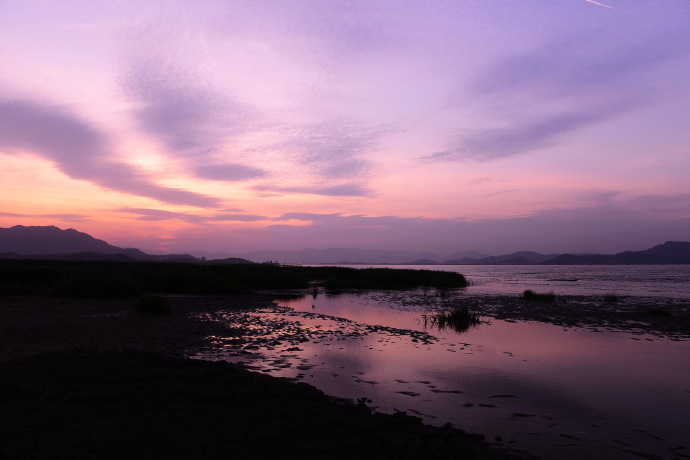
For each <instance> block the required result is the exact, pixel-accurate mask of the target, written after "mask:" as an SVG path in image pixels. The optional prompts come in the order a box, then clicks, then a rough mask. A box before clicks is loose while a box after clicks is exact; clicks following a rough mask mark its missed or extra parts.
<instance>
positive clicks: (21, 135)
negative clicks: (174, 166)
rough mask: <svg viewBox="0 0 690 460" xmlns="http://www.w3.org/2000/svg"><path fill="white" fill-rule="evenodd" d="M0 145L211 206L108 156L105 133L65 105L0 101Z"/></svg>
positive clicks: (85, 174) (68, 171)
mask: <svg viewBox="0 0 690 460" xmlns="http://www.w3.org/2000/svg"><path fill="white" fill-rule="evenodd" d="M0 148H2V149H4V150H7V151H9V152H10V153H34V154H37V155H40V156H42V157H44V158H46V159H48V160H50V161H52V162H53V163H54V164H55V165H56V167H57V168H58V169H59V170H60V171H61V172H62V173H64V174H65V175H67V176H69V177H71V178H72V179H77V180H85V181H88V182H91V183H94V184H96V185H98V186H100V187H103V188H106V189H110V190H114V191H118V192H123V193H128V194H133V195H140V196H145V197H149V198H153V199H155V200H158V201H162V202H166V203H173V204H185V205H193V206H202V207H216V206H218V205H219V201H218V200H217V199H215V198H213V197H209V196H205V195H201V194H198V193H194V192H189V191H186V190H180V189H175V188H169V187H163V186H160V185H157V184H155V183H154V182H152V181H151V180H150V179H149V178H148V177H146V176H145V175H144V174H142V173H140V172H138V171H137V170H136V169H134V168H132V167H131V166H129V165H127V164H125V163H120V162H117V161H115V160H113V159H112V158H111V157H112V155H113V152H112V150H111V149H110V147H109V145H108V141H107V139H106V136H104V135H103V134H101V133H100V132H99V131H98V130H97V129H96V128H94V127H92V126H90V125H89V124H88V123H87V122H85V121H84V120H82V119H80V118H79V117H77V116H75V115H73V114H71V113H70V112H69V111H67V110H66V109H64V108H60V107H55V106H51V105H45V104H37V103H33V102H26V101H10V102H0Z"/></svg>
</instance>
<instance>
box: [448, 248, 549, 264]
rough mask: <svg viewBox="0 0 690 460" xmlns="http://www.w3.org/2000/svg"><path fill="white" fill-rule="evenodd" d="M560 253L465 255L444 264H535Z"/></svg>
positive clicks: (531, 252) (521, 252)
mask: <svg viewBox="0 0 690 460" xmlns="http://www.w3.org/2000/svg"><path fill="white" fill-rule="evenodd" d="M557 255H558V254H540V253H538V252H533V251H519V252H513V253H510V254H505V255H502V256H488V257H483V258H481V259H475V258H470V257H463V258H462V259H459V260H453V259H451V260H446V261H445V262H444V264H449V265H534V264H539V263H542V262H544V261H547V260H549V259H553V258H554V257H556V256H557Z"/></svg>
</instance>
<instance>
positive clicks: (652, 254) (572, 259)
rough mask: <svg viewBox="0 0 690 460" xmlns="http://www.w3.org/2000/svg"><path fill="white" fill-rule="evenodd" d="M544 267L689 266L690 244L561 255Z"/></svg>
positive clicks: (672, 242)
mask: <svg viewBox="0 0 690 460" xmlns="http://www.w3.org/2000/svg"><path fill="white" fill-rule="evenodd" d="M542 263H543V264H546V265H645V264H649V265H652V264H690V242H679V241H667V242H665V243H664V244H659V245H657V246H654V247H653V248H650V249H647V250H644V251H625V252H621V253H618V254H610V255H608V254H588V255H574V254H561V255H560V256H558V257H555V258H553V259H551V260H547V261H545V262H542Z"/></svg>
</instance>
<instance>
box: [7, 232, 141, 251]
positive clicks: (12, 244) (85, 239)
mask: <svg viewBox="0 0 690 460" xmlns="http://www.w3.org/2000/svg"><path fill="white" fill-rule="evenodd" d="M8 252H14V253H17V254H21V255H48V254H75V253H83V252H90V253H95V254H124V255H126V256H128V257H130V258H132V259H145V258H147V257H149V256H148V254H145V253H143V252H142V251H140V250H138V249H134V248H118V247H116V246H112V245H110V244H108V243H106V242H105V241H103V240H98V239H96V238H94V237H92V236H91V235H89V234H87V233H82V232H78V231H77V230H74V229H72V228H69V229H66V230H61V229H59V228H58V227H54V226H49V227H42V226H41V227H25V226H23V225H15V226H14V227H10V228H0V253H8Z"/></svg>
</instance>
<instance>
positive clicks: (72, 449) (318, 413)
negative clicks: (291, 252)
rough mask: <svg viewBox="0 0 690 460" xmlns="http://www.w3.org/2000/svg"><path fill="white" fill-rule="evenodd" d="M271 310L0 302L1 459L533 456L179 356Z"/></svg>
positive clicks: (176, 301)
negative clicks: (227, 317)
mask: <svg viewBox="0 0 690 460" xmlns="http://www.w3.org/2000/svg"><path fill="white" fill-rule="evenodd" d="M272 298H273V297H272V296H270V295H263V294H252V295H238V296H199V297H183V296H173V297H169V298H168V299H169V300H170V301H171V303H172V308H173V312H174V313H173V314H171V315H166V316H162V315H161V316H156V315H148V314H145V313H140V312H135V311H134V309H133V306H134V300H133V299H115V300H111V299H106V300H102V299H97V300H96V299H65V298H49V297H37V296H13V297H3V298H1V299H0V315H2V317H3V319H4V321H3V322H2V323H1V324H0V372H2V374H3V376H5V377H4V378H3V381H2V383H0V388H1V390H2V391H0V394H1V395H2V399H0V402H1V404H0V406H1V407H0V409H1V410H2V413H3V414H4V417H3V421H2V422H1V426H0V454H3V455H5V457H6V458H10V459H11V458H14V459H21V458H103V459H105V458H113V459H114V458H123V457H127V458H151V457H152V456H165V457H166V458H173V459H175V458H180V459H181V458H225V457H227V456H239V457H241V458H259V459H260V458H278V457H281V458H323V456H329V457H332V458H353V457H357V458H409V459H419V458H429V459H431V458H458V457H461V458H468V459H472V458H473V459H477V460H483V459H487V460H488V459H506V460H508V459H519V458H522V459H532V458H536V457H535V456H533V455H531V454H529V453H524V452H518V451H512V450H508V449H506V448H499V447H496V446H492V445H490V444H489V443H488V442H487V441H486V440H485V439H484V437H483V436H481V435H476V434H467V433H465V432H464V431H463V430H460V429H457V428H453V427H451V426H450V425H448V426H445V427H434V426H430V425H425V424H423V423H422V422H421V420H420V419H419V418H417V417H413V416H408V415H404V414H402V413H400V414H393V415H389V414H381V413H375V412H372V411H371V409H370V408H368V407H366V405H365V404H364V403H361V404H353V403H351V402H345V401H344V400H340V399H337V398H332V397H329V396H326V395H324V394H323V393H322V392H321V391H320V390H317V389H316V388H314V387H312V386H310V385H307V384H304V383H295V382H292V381H288V380H287V379H281V378H276V377H271V376H268V375H263V374H261V373H257V372H250V371H248V370H246V369H243V368H241V367H240V366H237V365H233V364H230V363H225V362H212V361H203V360H196V359H185V358H181V357H180V356H182V355H184V354H189V353H190V352H193V350H194V349H198V348H200V347H202V346H203V345H204V343H205V341H204V339H205V337H208V336H213V335H214V334H222V333H225V334H227V332H228V331H227V328H225V327H223V326H222V325H220V324H218V323H214V322H210V321H201V320H199V319H198V318H197V319H194V318H192V317H191V315H193V314H198V313H203V312H214V311H218V310H220V309H222V310H235V311H240V310H246V311H251V310H255V309H258V308H265V307H267V306H271V305H273V302H272V301H271V299H272ZM235 332H236V333H238V334H239V333H241V331H235ZM75 348H77V349H76V350H75ZM79 348H80V349H81V350H78V349H79Z"/></svg>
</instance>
